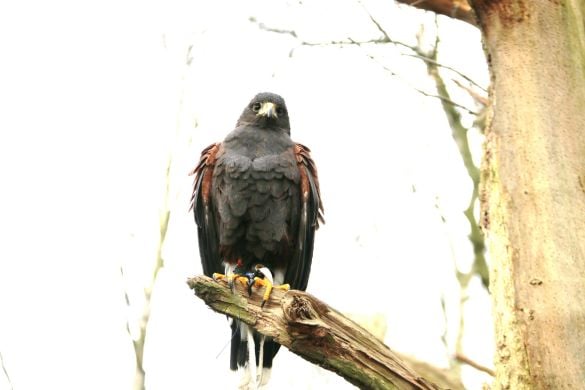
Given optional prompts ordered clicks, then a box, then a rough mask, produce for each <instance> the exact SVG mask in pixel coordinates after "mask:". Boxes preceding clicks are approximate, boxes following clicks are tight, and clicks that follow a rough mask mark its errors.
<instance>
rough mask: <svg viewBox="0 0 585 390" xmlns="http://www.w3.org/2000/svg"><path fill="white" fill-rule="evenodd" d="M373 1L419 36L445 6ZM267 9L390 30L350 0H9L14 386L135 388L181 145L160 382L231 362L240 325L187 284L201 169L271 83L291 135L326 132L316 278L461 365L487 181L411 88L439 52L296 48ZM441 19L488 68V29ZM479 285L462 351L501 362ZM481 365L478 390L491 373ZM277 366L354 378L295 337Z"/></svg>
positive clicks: (4, 327) (323, 33)
mask: <svg viewBox="0 0 585 390" xmlns="http://www.w3.org/2000/svg"><path fill="white" fill-rule="evenodd" d="M363 4H364V5H365V6H366V7H367V9H368V10H369V11H370V12H371V13H372V14H373V15H374V16H375V17H376V18H377V19H378V20H379V21H380V22H381V23H382V24H383V25H384V26H385V28H386V29H387V31H389V32H390V34H391V35H392V37H393V38H394V39H398V40H402V41H405V42H407V43H410V44H415V42H416V41H415V34H416V32H417V31H418V30H419V25H420V23H421V22H424V23H425V25H426V26H427V29H428V30H429V31H430V33H432V28H433V25H434V19H433V16H432V15H430V14H426V13H423V12H420V11H417V10H413V9H409V8H406V7H398V6H396V5H394V4H393V3H392V2H390V1H386V0H368V1H365V0H364V2H363ZM250 17H255V18H256V19H257V20H258V21H259V22H262V23H265V24H266V25H268V26H271V27H275V28H279V29H290V30H293V29H294V30H295V31H296V33H297V34H298V36H299V37H300V38H301V39H303V40H306V41H311V42H322V41H330V40H344V39H347V38H348V37H350V38H352V39H355V40H360V39H361V40H366V39H371V38H378V37H379V36H380V35H379V33H378V32H377V30H376V29H375V27H374V26H373V25H372V23H371V22H370V21H369V18H368V17H367V14H366V13H365V12H364V10H363V8H362V7H361V6H360V5H359V3H357V2H355V1H350V0H344V1H332V0H331V1H316V0H311V1H303V2H302V3H301V2H295V1H240V2H229V1H215V2H202V1H174V2H162V1H159V2H157V1H151V2H139V1H131V2H116V1H100V2H73V1H71V2H40V1H38V2H18V3H15V2H13V3H11V4H6V3H4V4H2V5H0V53H1V57H0V107H1V108H0V110H1V113H0V180H1V183H2V187H1V188H2V191H1V192H0V221H1V222H0V234H1V235H0V237H2V238H1V241H2V245H0V353H2V356H3V359H4V364H5V366H6V368H7V370H8V372H9V374H10V377H11V382H12V385H13V386H14V389H15V390H23V389H24V390H27V389H39V388H43V389H60V390H61V389H79V388H84V389H129V388H130V387H131V384H132V380H133V375H134V357H133V350H132V343H131V339H130V337H129V336H128V333H127V331H126V321H127V319H130V321H131V323H132V326H131V327H132V328H135V326H136V321H137V317H138V316H139V313H140V311H141V308H140V297H141V289H142V285H143V284H144V283H146V281H147V280H148V278H149V276H150V273H151V269H152V266H153V261H154V256H155V251H156V246H157V242H158V210H159V208H160V207H161V204H162V200H163V193H164V170H165V168H166V161H167V158H168V156H169V153H172V155H173V166H172V177H171V179H172V180H171V183H172V184H171V196H170V207H171V210H172V216H171V224H170V227H169V232H168V238H167V242H166V244H165V247H164V256H165V261H166V262H165V268H164V270H163V271H162V272H161V274H160V277H159V280H158V282H157V285H156V286H155V290H154V295H153V305H152V317H151V322H150V324H149V333H148V341H147V346H146V356H145V367H146V370H147V388H148V389H149V390H150V389H192V388H197V386H194V385H193V384H194V383H206V384H209V385H211V384H212V381H215V382H213V383H215V385H216V387H217V388H224V387H225V386H227V383H231V382H229V381H231V380H234V379H233V378H231V377H230V376H229V375H228V372H229V370H228V355H229V351H228V350H226V351H224V352H223V353H222V354H220V356H219V357H218V358H216V355H218V353H219V352H220V351H221V349H222V347H223V346H224V345H225V344H226V343H227V342H228V341H229V328H228V326H227V324H226V323H225V322H226V321H225V319H224V318H223V317H222V316H218V315H215V314H213V313H211V311H210V310H208V309H207V308H206V307H205V306H204V305H203V304H202V303H201V302H199V301H198V300H197V299H196V298H194V297H193V296H192V294H191V292H190V291H189V290H188V288H187V287H186V285H185V280H186V278H187V277H188V276H191V275H194V274H199V273H201V269H200V265H199V257H198V251H197V247H196V243H195V242H196V235H195V226H194V223H193V221H192V216H191V215H189V214H188V213H187V208H188V199H189V196H190V187H191V178H189V177H187V176H186V173H187V172H188V171H189V170H190V168H191V167H192V165H193V164H194V163H195V161H196V160H197V159H198V155H199V151H200V150H201V148H202V147H204V146H206V145H207V144H209V143H210V142H214V141H218V140H221V139H222V138H223V137H224V136H225V135H226V134H227V133H228V132H229V131H230V130H231V129H232V128H233V126H234V124H235V121H236V119H237V117H238V115H239V113H240V111H241V109H242V108H243V107H244V105H245V104H246V103H247V102H248V100H249V99H250V98H251V97H252V96H253V95H254V94H255V93H256V92H259V91H262V90H271V91H274V92H278V93H281V94H282V95H283V96H284V97H285V99H286V101H287V104H288V107H289V111H290V115H291V122H292V134H293V139H295V140H296V141H299V142H302V143H304V144H306V145H308V146H309V147H311V149H312V150H313V157H314V158H315V160H316V162H317V164H318V167H319V172H320V178H321V186H322V196H323V200H324V203H325V208H326V220H327V224H326V225H325V226H323V228H322V229H320V231H319V232H318V235H317V242H316V249H315V257H314V268H313V273H312V275H311V281H310V283H309V291H310V292H311V293H313V294H315V295H316V296H318V297H319V298H321V299H323V300H325V301H326V302H328V303H329V304H331V305H332V306H334V307H336V308H337V309H339V310H341V311H343V312H351V313H359V314H363V315H368V316H369V315H374V314H378V313H379V314H382V315H384V316H385V320H386V325H387V332H386V342H387V343H388V344H389V345H390V346H391V347H392V348H395V349H396V350H398V351H402V352H405V353H408V354H411V355H413V356H416V357H417V358H418V359H420V360H425V361H428V362H430V363H432V364H435V365H437V366H447V365H448V362H449V357H450V355H451V354H452V353H453V351H454V339H455V337H456V332H457V322H458V302H459V295H458V294H459V292H458V286H457V282H456V280H455V269H454V264H455V263H456V264H458V265H459V266H460V267H462V268H463V269H465V268H466V267H469V264H470V263H469V261H470V259H471V255H472V254H471V247H470V244H469V243H468V242H467V239H466V235H467V234H468V227H467V222H466V220H465V218H464V216H463V214H462V211H463V210H464V209H465V208H466V205H467V202H468V197H469V196H470V194H471V183H470V181H469V179H468V178H467V177H466V172H465V170H464V168H463V166H462V164H461V161H460V158H459V155H458V153H457V149H456V147H455V144H454V143H453V141H452V139H451V135H450V129H449V127H448V124H447V123H446V120H445V118H444V115H443V112H442V110H441V107H440V105H439V103H438V101H437V100H436V99H432V98H428V97H424V96H422V95H421V94H419V93H417V92H416V91H414V90H413V88H412V86H416V87H417V88H421V89H425V90H427V91H429V92H433V89H432V87H433V84H432V82H431V81H430V80H429V79H428V78H427V77H426V70H425V67H424V65H423V64H422V63H421V62H420V61H418V60H416V59H412V58H409V57H406V56H403V55H401V54H400V53H406V51H404V50H398V49H396V47H394V46H392V45H384V46H376V47H364V48H358V47H344V48H340V47H338V46H331V47H306V46H300V44H299V40H296V39H294V38H293V37H291V36H289V35H286V34H275V33H270V32H266V31H262V30H260V29H259V28H258V25H257V24H256V23H251V22H250V21H249V18H250ZM440 34H441V42H442V44H441V47H440V50H441V58H440V60H441V61H442V62H444V63H446V64H448V65H450V66H453V67H455V68H457V69H460V70H461V71H463V72H464V73H465V74H467V75H468V76H470V77H472V78H473V79H475V80H476V81H479V82H480V83H482V84H483V85H485V84H486V82H487V71H486V68H485V64H484V61H483V54H482V51H481V43H480V36H479V34H478V32H477V31H475V30H474V29H473V28H472V27H469V26H467V25H465V24H463V23H460V22H456V21H450V20H447V19H446V18H440ZM190 46H191V47H192V48H191V50H190V51H189V56H190V58H191V61H190V64H187V63H186V59H187V53H188V48H189V47H190ZM368 54H371V55H374V56H376V58H378V61H379V62H380V63H382V64H384V65H385V66H387V67H388V68H391V69H392V70H394V71H395V72H396V73H397V74H398V75H399V76H391V75H390V74H389V73H388V72H387V71H385V70H384V69H383V68H382V66H381V65H380V63H378V62H374V61H372V60H371V59H369V58H368V56H367V55H368ZM445 75H446V76H448V77H451V76H452V74H448V73H445ZM456 91H457V90H456V89H453V93H454V94H455V93H456ZM455 96H456V98H457V100H458V101H461V102H462V103H464V104H466V105H467V106H469V107H473V103H472V102H471V101H470V100H469V98H468V97H466V96H465V94H464V93H461V92H459V93H458V94H457V95H455ZM466 120H468V121H469V120H470V118H466ZM413 188H415V189H416V191H414V192H413ZM441 216H444V217H445V218H446V221H447V222H446V223H443V222H442V221H441ZM121 266H123V267H124V268H125V271H126V276H127V278H126V279H123V278H122V277H121V276H120V267H121ZM358 277H360V278H365V279H366V280H369V281H370V283H371V289H372V293H371V294H369V295H368V298H367V299H365V298H366V297H364V296H363V295H359V294H356V293H355V287H353V286H352V285H350V286H346V285H344V284H343V283H344V281H346V280H357V278H358ZM124 289H128V291H129V294H130V297H131V299H133V301H134V303H136V305H135V306H134V307H133V308H132V309H130V310H128V309H127V308H126V304H125V301H124ZM470 294H471V297H470V299H469V301H468V303H467V305H466V309H468V310H469V313H468V315H467V317H466V336H465V351H466V353H467V354H468V355H469V356H470V357H471V358H473V359H474V360H476V361H478V362H480V363H483V364H485V365H491V358H492V348H493V347H492V330H491V319H490V314H489V299H488V297H487V294H486V293H485V291H483V290H482V289H481V288H480V286H479V282H478V281H477V280H474V281H473V283H472V288H471V291H470ZM441 299H444V300H445V304H446V311H447V322H446V323H447V327H446V328H445V326H446V325H445V318H444V314H443V311H442V309H441ZM444 332H446V337H447V340H448V343H447V344H448V346H447V347H445V345H444V343H443V342H442V341H441V336H442V335H443V333H444ZM465 374H466V375H465V379H466V383H467V384H468V386H469V388H480V386H481V383H482V381H485V380H486V377H485V376H483V375H478V374H477V372H475V371H473V370H467V369H466V370H465ZM309 378H310V379H309ZM307 383H310V384H311V385H307ZM272 384H273V385H274V388H280V389H282V388H285V389H287V388H291V389H292V388H315V389H321V388H324V387H327V386H329V387H331V388H340V387H339V386H341V385H343V384H344V382H343V380H341V379H340V378H338V377H337V376H335V375H333V374H329V375H324V374H322V373H321V370H320V369H318V368H316V367H314V366H312V365H310V364H308V363H306V362H304V361H302V360H301V359H299V358H297V357H295V356H293V355H291V354H290V353H288V351H284V350H281V352H280V353H279V355H278V357H277V359H276V360H275V369H274V374H273V382H272ZM311 386H312V387H311ZM348 387H349V386H348ZM4 388H7V389H8V388H9V384H8V382H7V381H6V379H5V377H4V375H3V373H2V372H1V371H0V389H4Z"/></svg>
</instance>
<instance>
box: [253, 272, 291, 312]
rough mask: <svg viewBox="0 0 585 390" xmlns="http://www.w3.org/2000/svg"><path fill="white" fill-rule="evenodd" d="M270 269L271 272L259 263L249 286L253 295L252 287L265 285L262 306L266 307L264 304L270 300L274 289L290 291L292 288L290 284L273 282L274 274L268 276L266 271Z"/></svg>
mask: <svg viewBox="0 0 585 390" xmlns="http://www.w3.org/2000/svg"><path fill="white" fill-rule="evenodd" d="M266 271H268V272H270V271H269V270H268V269H267V268H264V267H263V266H262V265H260V264H259V265H257V266H256V272H255V273H254V275H255V276H254V279H253V280H251V281H250V284H249V286H248V293H249V294H250V295H252V287H256V288H260V287H264V288H265V290H264V295H262V305H261V306H260V307H264V305H265V304H266V302H268V300H269V299H270V293H272V290H273V289H275V288H276V289H278V290H284V291H288V290H290V285H289V284H273V283H272V276H270V277H267V276H266V275H265V272H266Z"/></svg>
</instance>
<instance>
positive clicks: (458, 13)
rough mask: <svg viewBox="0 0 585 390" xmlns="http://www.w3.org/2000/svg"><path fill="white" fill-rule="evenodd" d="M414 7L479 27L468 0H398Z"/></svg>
mask: <svg viewBox="0 0 585 390" xmlns="http://www.w3.org/2000/svg"><path fill="white" fill-rule="evenodd" d="M396 1H398V2H399V3H402V4H407V5H410V6H412V7H416V8H419V9H423V10H425V11H432V12H435V13H437V14H440V15H445V16H448V17H450V18H453V19H457V20H461V21H463V22H466V23H469V24H471V25H472V26H474V27H477V20H476V18H475V13H474V12H473V10H472V9H471V6H470V5H469V3H468V2H467V0H396Z"/></svg>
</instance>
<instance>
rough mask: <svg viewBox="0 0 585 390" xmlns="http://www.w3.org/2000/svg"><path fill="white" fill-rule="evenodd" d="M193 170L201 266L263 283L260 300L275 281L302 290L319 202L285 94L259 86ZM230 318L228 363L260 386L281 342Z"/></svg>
mask: <svg viewBox="0 0 585 390" xmlns="http://www.w3.org/2000/svg"><path fill="white" fill-rule="evenodd" d="M192 174H194V175H195V181H194V183H195V184H194V189H193V195H192V198H191V207H192V208H193V211H194V215H195V222H196V224H197V232H198V238H199V252H200V257H201V264H202V266H203V272H204V273H205V274H206V275H208V276H214V278H216V279H218V278H226V279H228V281H229V282H230V283H233V282H234V280H239V281H242V279H243V280H244V281H245V280H247V281H248V284H249V286H250V289H251V288H252V286H256V288H261V287H262V286H265V289H266V290H265V293H264V297H263V303H262V305H264V303H266V301H267V300H269V294H270V290H271V289H272V287H273V286H274V288H283V289H286V288H288V287H289V286H290V288H293V289H298V290H305V289H306V287H307V282H308V279H309V273H310V270H311V261H312V256H313V240H314V235H315V230H316V229H317V228H318V227H319V222H320V221H321V222H323V214H322V213H323V206H322V203H321V197H320V193H319V181H318V177H317V169H316V167H315V164H314V162H313V160H312V158H311V156H310V150H309V148H307V147H306V146H303V145H301V144H299V143H295V142H294V141H292V139H291V138H290V122H289V116H288V111H287V108H286V105H285V102H284V99H283V98H282V97H280V96H279V95H276V94H273V93H267V92H265V93H259V94H257V95H256V96H255V97H254V98H253V99H252V100H251V101H250V103H249V104H248V105H246V107H245V108H244V111H243V112H242V114H241V116H240V118H239V120H238V121H237V123H236V128H235V129H234V130H233V131H232V132H231V133H229V134H228V135H227V137H226V138H225V139H224V141H223V142H220V143H215V144H212V145H210V146H208V147H207V148H206V149H204V150H203V152H202V153H201V158H200V160H199V163H198V164H197V166H196V167H195V168H194V169H193V171H192ZM284 283H286V284H284ZM250 289H249V291H250ZM230 321H231V329H232V340H231V355H230V368H231V369H232V370H236V369H238V367H242V368H244V369H245V371H246V374H245V375H244V378H243V379H242V383H241V387H247V386H248V384H250V385H252V386H262V385H263V384H265V383H266V382H267V381H268V378H269V375H270V368H271V367H272V360H273V358H274V356H275V355H276V353H277V352H278V349H279V347H280V345H279V344H277V343H275V342H274V341H272V340H271V339H270V338H267V337H264V336H261V335H259V334H257V333H255V332H253V331H251V330H250V329H249V328H248V327H247V326H246V325H245V324H243V323H240V322H239V321H237V320H230ZM250 362H255V364H253V363H250Z"/></svg>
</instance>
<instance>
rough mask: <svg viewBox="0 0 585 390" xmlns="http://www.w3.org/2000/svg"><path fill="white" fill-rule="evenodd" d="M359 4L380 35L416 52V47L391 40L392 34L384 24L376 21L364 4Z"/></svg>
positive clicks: (390, 41)
mask: <svg viewBox="0 0 585 390" xmlns="http://www.w3.org/2000/svg"><path fill="white" fill-rule="evenodd" d="M358 3H359V4H360V5H361V6H362V8H363V10H364V12H365V13H366V15H368V18H370V21H371V22H372V23H373V24H374V25H375V26H376V28H377V29H378V31H380V33H382V35H383V36H384V38H385V39H386V40H387V41H388V42H389V43H392V44H394V45H397V46H403V47H406V48H407V49H410V50H416V46H412V45H409V44H407V43H404V42H400V41H395V40H394V39H392V38H390V34H389V33H388V31H386V29H385V28H384V27H382V24H380V23H379V22H378V21H377V20H376V18H374V16H373V15H372V14H371V13H370V11H368V9H367V8H366V7H365V6H364V5H363V4H362V2H361V1H358Z"/></svg>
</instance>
